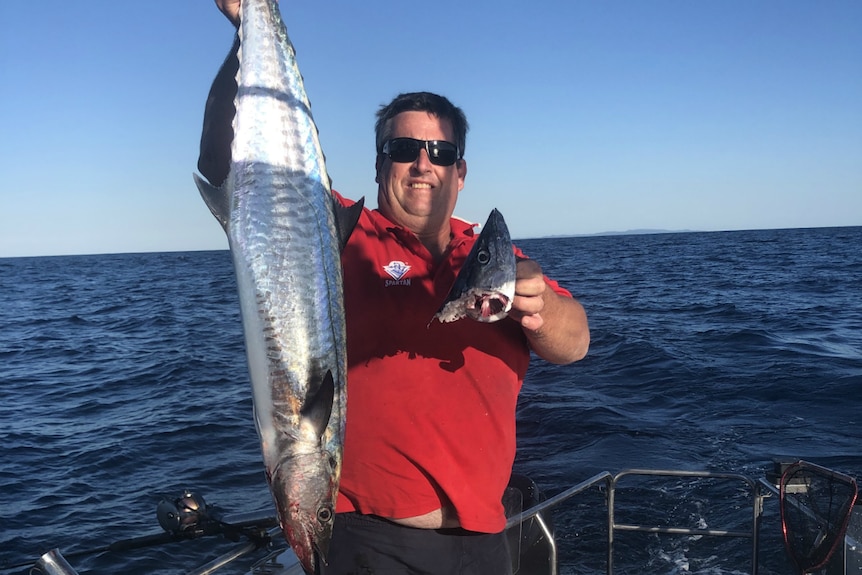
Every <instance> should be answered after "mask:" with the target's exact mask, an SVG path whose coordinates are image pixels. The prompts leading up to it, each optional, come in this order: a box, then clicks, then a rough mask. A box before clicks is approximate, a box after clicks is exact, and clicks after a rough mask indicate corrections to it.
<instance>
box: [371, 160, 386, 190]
mask: <svg viewBox="0 0 862 575" xmlns="http://www.w3.org/2000/svg"><path fill="white" fill-rule="evenodd" d="M385 160H386V156H384V155H383V154H377V160H375V162H374V182H375V183H377V184H379V183H380V170H382V169H383V162H384V161H385Z"/></svg>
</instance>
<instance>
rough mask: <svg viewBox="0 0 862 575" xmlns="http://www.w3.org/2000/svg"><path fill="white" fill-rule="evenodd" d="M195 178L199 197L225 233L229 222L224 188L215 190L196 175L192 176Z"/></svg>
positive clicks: (227, 201)
mask: <svg viewBox="0 0 862 575" xmlns="http://www.w3.org/2000/svg"><path fill="white" fill-rule="evenodd" d="M192 176H194V178H195V184H196V185H197V187H198V191H199V192H200V193H201V197H202V198H203V199H204V202H205V203H206V205H207V207H208V208H209V209H210V211H211V212H212V214H213V215H214V216H215V219H217V220H218V223H220V224H221V227H222V228H223V229H224V231H225V232H227V224H228V221H230V198H229V196H228V193H227V190H226V189H225V187H224V186H222V187H220V188H217V187H215V186H214V185H212V184H210V183H209V182H207V181H206V180H204V179H203V178H201V177H200V176H198V175H197V174H192Z"/></svg>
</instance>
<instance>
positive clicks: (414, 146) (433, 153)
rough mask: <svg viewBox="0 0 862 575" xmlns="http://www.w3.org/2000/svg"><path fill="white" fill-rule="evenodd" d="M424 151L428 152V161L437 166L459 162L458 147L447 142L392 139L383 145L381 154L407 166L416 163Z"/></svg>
mask: <svg viewBox="0 0 862 575" xmlns="http://www.w3.org/2000/svg"><path fill="white" fill-rule="evenodd" d="M423 149H424V150H425V151H426V152H428V159H429V160H431V163H432V164H434V165H435V166H451V165H452V164H454V163H455V162H456V160H458V146H456V145H455V144H453V143H451V142H447V141H446V140H414V139H413V138H392V139H391V140H386V142H385V143H384V144H383V151H382V152H381V153H382V154H385V155H386V156H388V157H389V159H390V160H392V161H393V162H398V163H401V164H405V163H410V162H415V161H416V158H418V157H419V152H420V151H422V150H423Z"/></svg>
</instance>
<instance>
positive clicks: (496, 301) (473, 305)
mask: <svg viewBox="0 0 862 575" xmlns="http://www.w3.org/2000/svg"><path fill="white" fill-rule="evenodd" d="M511 308H512V302H511V300H510V299H509V298H508V297H506V296H505V295H503V294H501V293H497V292H490V293H488V292H484V293H479V294H474V295H473V296H472V297H470V299H468V300H467V305H466V309H465V311H466V312H467V315H468V316H469V317H470V318H472V319H474V320H476V321H479V322H482V323H491V322H495V321H497V320H501V319H503V318H504V317H506V316H507V315H509V310H510V309H511Z"/></svg>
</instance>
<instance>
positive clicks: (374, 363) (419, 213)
mask: <svg viewBox="0 0 862 575" xmlns="http://www.w3.org/2000/svg"><path fill="white" fill-rule="evenodd" d="M216 4H217V5H218V6H219V8H220V9H221V10H222V12H224V13H225V14H226V15H227V16H228V18H229V19H230V20H231V21H232V22H234V24H237V23H238V12H239V0H216ZM223 70H225V75H229V74H231V73H232V72H231V66H229V65H228V66H225V67H224V68H223ZM233 70H235V67H234V68H233ZM220 75H221V74H220ZM235 89H236V88H235V85H234V86H233V87H232V90H233V91H234V92H235ZM230 90H231V84H230V78H225V77H221V78H217V79H216V81H215V83H214V86H213V90H212V91H211V93H210V99H209V101H208V103H207V119H205V127H204V136H203V138H202V144H201V158H200V161H199V169H200V170H201V173H202V174H204V175H205V176H206V177H207V178H208V179H209V180H210V182H211V183H213V184H215V185H219V183H220V182H221V180H223V179H224V177H225V176H226V174H223V173H220V172H218V170H216V169H215V168H214V166H217V165H224V162H218V161H217V158H219V157H222V158H223V155H224V154H225V153H229V151H228V150H227V149H226V148H225V145H224V142H225V135H226V134H228V131H229V123H230V122H229V116H230V114H232V110H231V109H230V101H232V98H233V94H232V93H230ZM219 120H220V121H219ZM225 122H226V125H227V127H225ZM219 126H221V127H219ZM466 133H467V120H466V118H465V117H464V114H463V112H462V111H461V110H460V109H459V108H457V107H455V106H454V105H452V104H451V102H449V100H447V99H446V98H443V97H441V96H438V95H436V94H431V93H427V92H419V93H411V94H401V95H399V96H398V97H396V98H395V100H393V101H392V102H391V103H390V104H389V105H387V106H384V107H383V108H381V110H380V111H379V112H378V121H377V124H376V145H377V157H376V173H377V177H376V181H377V184H378V192H377V200H378V208H377V209H376V210H369V209H364V210H363V211H362V215H361V216H360V219H359V222H358V224H357V226H356V229H355V230H354V232H353V234H352V235H351V237H350V240H349V241H348V244H347V246H346V247H345V250H344V252H343V254H342V264H343V267H344V293H345V310H346V315H347V347H348V350H347V351H348V375H347V379H348V408H347V410H348V413H347V429H346V436H345V447H344V464H343V469H342V476H341V486H340V490H339V496H338V502H337V507H336V520H335V527H334V530H333V539H332V542H331V544H330V550H329V554H328V556H327V557H326V562H327V565H324V566H323V568H322V572H323V573H324V574H333V575H342V574H346V573H357V574H358V573H377V574H380V573H433V574H436V573H439V574H441V575H442V574H447V575H448V574H452V573H462V574H468V573H470V574H488V575H500V574H505V573H511V567H510V564H509V555H508V550H507V546H506V539H505V537H504V535H503V534H502V530H503V527H504V525H505V516H504V514H503V508H502V504H501V499H502V495H503V491H504V490H505V487H506V484H507V482H508V479H509V475H510V472H511V466H512V462H513V460H514V455H515V407H516V402H517V396H518V392H519V390H520V386H521V383H522V382H523V378H524V374H525V373H526V370H527V365H528V364H529V359H530V355H529V352H530V350H532V351H534V352H535V353H536V354H537V355H539V356H540V357H542V358H544V359H546V360H548V361H551V362H554V363H561V364H562V363H569V362H572V361H576V360H579V359H581V358H583V357H584V355H585V354H586V352H587V347H588V345H589V330H588V327H587V320H586V315H585V313H584V310H583V308H582V307H581V305H580V304H579V303H578V302H577V301H575V300H574V299H573V298H572V297H571V295H570V294H569V293H568V292H567V291H565V290H564V289H562V288H560V287H559V286H558V285H557V284H556V283H555V282H552V281H551V280H548V279H547V278H545V277H544V276H543V274H542V270H541V267H540V266H539V265H538V264H537V263H536V262H534V261H532V260H522V261H519V262H518V268H517V282H516V286H515V294H516V295H515V298H514V301H513V304H512V310H511V312H510V313H509V317H508V318H507V319H505V320H502V321H499V322H496V323H491V324H485V323H479V322H474V321H472V320H466V319H464V320H460V321H457V322H454V323H447V324H441V323H439V322H432V323H430V324H429V321H430V320H431V318H432V317H433V316H434V313H435V312H436V311H437V308H438V307H439V306H440V304H441V303H442V301H443V300H444V299H445V297H446V295H447V293H448V290H449V288H450V286H451V285H452V282H453V281H454V279H455V276H456V275H457V273H458V270H459V269H460V267H461V265H462V264H463V262H464V260H465V258H466V256H467V254H468V253H469V250H470V247H471V246H472V244H473V242H474V241H475V239H476V237H477V236H474V234H473V229H472V226H471V225H469V224H466V223H464V222H463V221H461V220H458V219H457V218H453V217H452V214H453V212H454V210H455V205H456V202H457V199H458V193H459V192H460V191H461V189H462V188H463V187H464V180H465V178H466V175H467V162H466V160H465V159H464V158H463V154H464V148H465V144H466ZM227 140H228V143H229V137H228V138H227ZM219 142H221V146H219V145H218V143H219ZM338 197H339V199H340V200H341V201H342V202H343V203H351V202H350V201H349V200H345V199H344V198H341V196H338ZM518 254H519V255H523V254H521V253H520V252H518Z"/></svg>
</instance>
